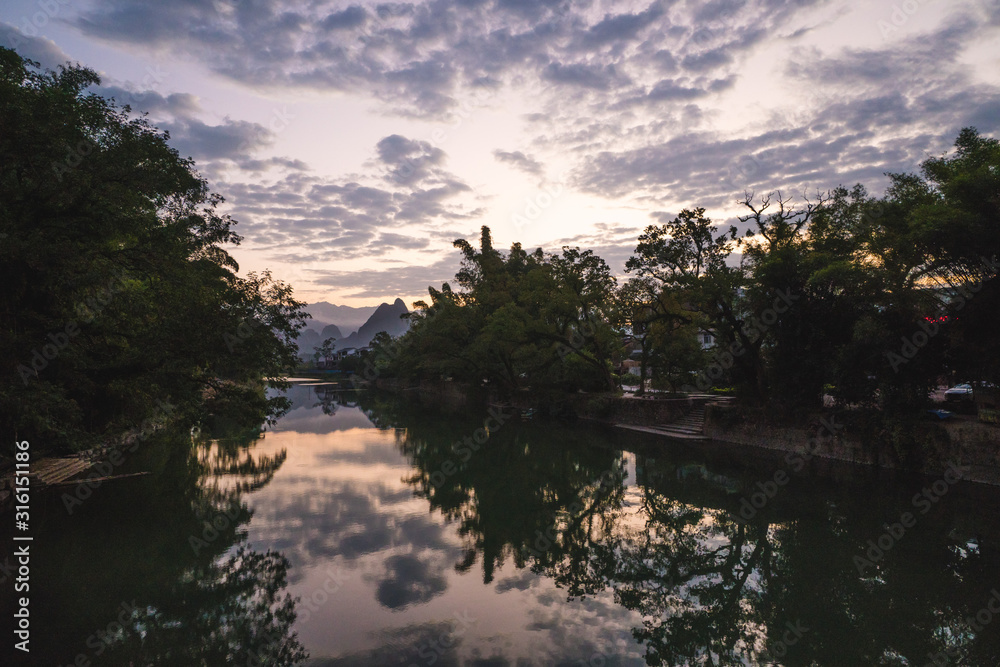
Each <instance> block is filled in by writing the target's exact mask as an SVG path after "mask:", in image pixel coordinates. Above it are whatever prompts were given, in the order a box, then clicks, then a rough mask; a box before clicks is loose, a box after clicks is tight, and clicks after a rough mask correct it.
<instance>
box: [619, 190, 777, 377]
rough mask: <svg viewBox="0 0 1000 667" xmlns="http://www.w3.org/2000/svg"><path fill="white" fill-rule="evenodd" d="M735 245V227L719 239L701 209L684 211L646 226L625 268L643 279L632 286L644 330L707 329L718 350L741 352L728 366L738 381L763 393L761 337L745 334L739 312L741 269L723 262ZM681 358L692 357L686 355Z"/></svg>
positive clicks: (741, 284)
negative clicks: (735, 371) (656, 325)
mask: <svg viewBox="0 0 1000 667" xmlns="http://www.w3.org/2000/svg"><path fill="white" fill-rule="evenodd" d="M735 241H736V228H735V227H730V229H729V231H728V233H723V234H720V235H717V228H716V226H715V224H714V223H713V222H712V220H711V219H710V218H708V217H706V216H705V209H703V208H696V209H684V210H683V211H681V212H680V214H679V215H678V216H677V217H676V218H674V219H673V220H671V221H669V222H667V223H664V224H663V225H659V226H657V225H650V226H649V227H647V228H646V230H645V232H643V234H642V235H641V236H639V243H638V245H637V246H636V249H635V253H634V254H633V255H632V257H630V258H629V260H628V262H626V264H625V270H626V271H629V272H632V273H635V274H636V275H637V277H638V278H640V279H642V280H643V281H645V282H640V283H636V285H637V286H641V289H640V290H639V292H638V294H645V297H644V300H643V301H642V305H643V309H642V312H643V313H644V318H645V325H646V326H652V325H653V324H654V322H660V323H663V322H670V323H671V324H670V327H669V329H668V330H675V329H676V330H677V331H681V330H684V331H689V330H687V329H683V325H685V324H694V325H695V326H697V328H698V329H700V330H705V331H711V333H712V334H713V335H714V336H715V338H716V340H718V341H719V345H720V348H721V349H724V350H738V351H739V354H735V355H734V354H732V353H730V355H731V357H732V360H731V362H727V364H726V365H727V366H732V365H733V364H735V365H736V367H737V369H738V371H739V372H738V374H737V375H738V377H739V379H741V380H742V382H743V383H744V384H745V385H747V386H749V387H751V388H754V389H757V390H758V392H757V393H758V395H761V394H763V392H762V391H761V385H760V380H761V378H762V369H761V361H760V357H759V350H760V339H759V338H753V337H752V336H751V335H750V334H749V331H748V330H747V328H746V327H745V326H744V318H743V313H742V310H741V308H742V305H741V301H740V292H741V288H742V287H743V284H744V281H745V279H746V275H745V271H744V269H743V267H742V266H730V265H729V264H727V259H728V258H729V256H730V255H731V253H732V250H733V249H734V247H735ZM650 281H651V282H650ZM671 304H675V305H671ZM677 306H680V308H678V307H677ZM685 335H686V334H685ZM684 349H686V347H685V346H683V345H682V346H680V348H678V351H680V350H684ZM683 356H684V357H687V358H688V359H690V356H689V354H688V352H684V353H683ZM679 359H680V358H678V360H679ZM687 363H690V362H687ZM687 363H685V365H687ZM703 384H704V383H703ZM703 388H707V385H706V386H705V387H703Z"/></svg>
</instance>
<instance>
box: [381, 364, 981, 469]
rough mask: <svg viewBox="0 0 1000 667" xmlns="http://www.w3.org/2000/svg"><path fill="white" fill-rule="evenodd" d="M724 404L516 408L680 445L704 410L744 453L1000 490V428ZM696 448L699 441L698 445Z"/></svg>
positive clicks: (430, 385) (408, 390)
mask: <svg viewBox="0 0 1000 667" xmlns="http://www.w3.org/2000/svg"><path fill="white" fill-rule="evenodd" d="M372 384H373V386H374V387H375V388H377V389H379V390H383V391H388V392H390V393H394V394H401V395H406V396H410V397H412V398H413V399H414V400H418V401H421V402H422V403H424V404H427V405H433V406H438V407H445V408H447V409H462V408H465V407H471V406H475V405H485V404H486V403H487V402H488V398H487V396H486V395H485V394H484V393H483V392H482V391H479V390H476V389H474V388H469V387H464V386H462V385H460V384H458V383H453V382H446V381H440V382H421V383H419V384H414V383H406V382H401V381H398V380H392V379H388V380H387V379H378V380H376V381H375V382H374V383H372ZM719 401H720V399H719V398H718V397H713V396H708V395H695V396H687V397H683V398H639V397H635V396H628V395H626V396H611V395H607V394H573V395H568V396H564V397H560V398H558V399H553V398H551V397H550V398H548V399H545V398H541V397H537V396H531V395H529V394H527V393H526V394H525V395H524V396H523V397H521V400H520V401H517V400H515V401H512V402H511V406H512V407H515V408H520V409H524V408H539V407H541V408H543V409H541V410H540V413H541V414H542V415H552V416H559V417H568V418H575V419H583V420H588V421H594V422H598V423H602V424H607V425H612V426H619V427H624V428H631V429H632V430H634V431H640V432H644V433H650V434H652V435H659V436H663V437H667V438H672V439H675V440H678V439H679V438H678V437H677V435H676V434H672V433H671V432H670V431H669V428H665V427H669V425H671V424H674V423H677V422H681V421H682V420H684V419H685V417H686V416H687V415H690V414H691V413H692V412H693V411H699V412H700V411H701V410H704V426H703V430H702V435H703V436H704V438H705V439H707V440H711V441H714V442H716V443H722V444H725V445H728V446H735V447H740V448H752V449H761V450H769V451H772V452H778V453H782V452H783V453H785V454H786V457H806V458H808V459H820V460H828V461H834V462H841V463H847V464H851V465H853V466H859V465H860V466H867V467H872V468H883V469H887V470H897V471H902V472H909V473H917V474H923V475H931V476H934V475H940V474H942V473H943V472H944V471H945V470H946V469H948V467H949V466H951V465H954V466H955V467H956V468H957V469H958V470H959V471H960V473H961V475H962V479H963V480H966V481H970V482H976V483H980V484H988V485H993V486H1000V428H998V427H997V426H996V425H993V424H986V423H980V422H977V421H976V420H975V419H974V418H966V417H961V416H958V417H956V418H954V419H952V420H949V421H945V422H935V421H930V420H928V421H921V420H916V421H900V422H883V421H882V420H881V418H880V417H877V416H876V415H873V414H871V413H868V414H864V413H860V412H852V411H841V412H839V413H838V412H824V413H822V414H820V413H817V414H816V415H814V416H813V417H811V418H808V419H805V420H801V423H800V424H798V425H796V424H783V425H775V424H774V423H773V422H769V421H768V420H767V419H765V418H764V417H763V416H762V415H759V414H752V413H748V412H745V411H742V410H740V409H739V408H738V407H735V406H732V405H723V404H720V403H719ZM692 439H694V440H697V438H692Z"/></svg>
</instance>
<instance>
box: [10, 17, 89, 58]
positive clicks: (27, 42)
mask: <svg viewBox="0 0 1000 667" xmlns="http://www.w3.org/2000/svg"><path fill="white" fill-rule="evenodd" d="M0 46H5V47H7V48H8V49H14V50H15V51H17V52H18V53H19V54H21V55H22V56H24V57H25V58H27V59H29V60H34V61H35V62H37V63H38V64H39V65H40V66H41V67H42V69H49V70H56V69H58V67H59V66H60V65H65V64H67V63H69V62H73V58H71V57H70V56H68V55H67V54H66V52H65V51H63V50H62V49H61V48H59V47H58V46H57V45H56V43H55V42H53V41H52V40H51V39H48V38H46V37H29V36H28V35H25V34H24V33H23V32H21V31H20V30H19V29H18V28H16V27H14V26H13V25H11V24H9V23H2V22H0Z"/></svg>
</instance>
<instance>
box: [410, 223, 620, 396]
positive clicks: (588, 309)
mask: <svg viewBox="0 0 1000 667" xmlns="http://www.w3.org/2000/svg"><path fill="white" fill-rule="evenodd" d="M455 247H456V248H458V249H459V250H460V251H461V252H462V256H463V260H462V266H461V268H460V270H459V271H458V273H457V274H456V276H455V278H456V282H457V283H458V285H459V287H460V288H461V291H456V290H453V289H452V287H451V285H449V284H448V283H445V284H444V285H442V286H441V289H435V288H430V289H429V293H430V303H427V302H423V301H419V302H417V303H416V304H415V306H416V310H415V311H414V312H413V313H412V314H411V315H410V322H411V326H410V330H409V332H407V334H405V335H404V336H402V337H401V338H400V339H399V340H398V341H397V344H398V346H397V349H398V351H399V354H398V355H397V360H396V361H395V362H394V363H393V364H392V366H393V370H394V371H395V372H397V373H399V374H401V375H405V376H408V377H430V378H453V379H457V380H461V381H464V382H468V383H471V384H473V385H476V386H480V385H483V386H486V387H487V388H489V389H490V390H492V391H493V392H495V393H497V395H510V394H512V393H514V392H518V391H520V390H522V389H529V390H535V391H540V392H547V391H555V392H562V391H576V390H578V389H603V390H609V389H612V388H613V387H614V380H613V378H612V375H611V359H612V357H613V355H614V354H615V353H616V352H617V351H618V348H619V347H620V343H619V336H618V332H617V330H616V329H615V327H614V326H612V324H611V320H612V319H614V318H613V311H614V307H615V306H614V292H615V278H614V277H613V276H612V275H611V271H610V269H609V268H608V266H607V264H606V263H605V262H604V261H603V260H602V259H601V258H600V257H597V256H596V255H594V254H593V252H591V251H589V250H587V251H581V250H580V249H579V248H563V249H562V252H561V253H560V254H558V255H556V254H551V255H546V254H545V253H544V252H543V251H542V250H541V249H538V250H535V251H534V252H531V253H529V252H527V251H525V250H524V249H523V248H522V247H521V245H520V244H519V243H515V244H513V245H512V246H511V248H510V251H509V252H508V253H506V254H504V253H502V252H500V251H498V250H496V249H495V248H494V247H493V239H492V235H491V233H490V230H489V228H488V227H483V229H482V234H481V237H480V243H479V248H478V249H477V248H474V247H473V246H472V245H471V244H470V243H468V242H467V241H465V240H464V239H459V240H457V241H455Z"/></svg>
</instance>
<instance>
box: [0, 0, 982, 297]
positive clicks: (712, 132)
mask: <svg viewBox="0 0 1000 667" xmlns="http://www.w3.org/2000/svg"><path fill="white" fill-rule="evenodd" d="M0 45H4V46H8V47H14V48H16V49H17V50H18V51H19V52H20V53H21V54H22V55H24V56H26V57H29V58H31V59H33V60H36V61H38V62H39V63H41V64H42V66H44V67H49V68H55V67H56V66H58V65H59V64H61V63H66V62H79V63H81V64H83V65H86V66H88V67H91V68H93V69H94V70H96V71H97V72H99V73H100V75H101V77H102V82H101V85H100V86H99V87H97V88H96V89H95V92H97V93H99V94H101V95H104V96H107V97H114V98H115V99H116V100H117V101H118V102H120V103H122V104H129V105H131V106H132V108H133V109H135V110H141V111H145V112H147V113H148V117H149V119H150V121H151V122H152V123H153V124H155V125H156V126H157V127H159V128H160V129H162V130H165V131H168V132H169V133H170V143H171V145H173V146H174V147H175V148H177V150H178V151H179V152H180V154H181V156H183V157H192V158H194V160H195V161H196V164H197V168H198V170H199V172H200V173H201V174H202V175H203V176H204V177H205V178H206V179H207V180H208V182H209V184H210V186H211V188H212V190H213V191H215V192H218V193H219V194H221V195H223V196H224V197H225V198H226V204H225V210H226V212H228V213H230V214H231V215H232V216H233V218H234V219H236V220H237V221H238V225H237V226H236V228H235V229H236V231H237V232H238V233H240V234H241V235H242V236H243V238H244V240H243V243H242V244H241V245H240V246H239V247H237V248H233V249H232V254H233V256H234V257H235V259H236V260H237V261H238V262H239V264H240V268H241V272H242V273H246V272H248V271H259V270H262V269H270V270H271V271H272V272H273V274H274V275H275V277H277V278H280V279H282V280H285V281H286V282H289V283H291V284H292V285H293V286H294V287H295V294H296V297H297V298H299V299H302V300H305V301H308V302H311V303H312V302H316V301H329V302H331V303H337V304H343V305H351V306H365V305H374V304H377V303H379V302H383V301H387V302H391V301H393V300H394V299H396V298H397V297H401V298H403V299H404V301H406V302H407V303H408V305H409V304H410V303H412V301H413V300H415V299H420V298H425V297H426V295H427V287H428V286H429V285H433V286H440V284H441V283H442V282H444V281H448V280H450V279H452V278H453V276H454V274H455V272H456V271H457V270H458V268H459V262H460V255H459V253H458V251H457V250H455V249H454V248H453V247H452V241H454V240H455V239H458V238H466V239H470V240H473V239H476V238H478V236H479V230H480V227H481V226H483V225H487V226H489V227H490V229H491V230H492V233H493V237H494V244H495V245H496V246H497V247H509V246H510V244H511V243H513V242H515V241H519V242H521V243H522V245H523V246H525V247H526V248H528V249H529V250H530V249H534V248H535V247H542V248H544V249H546V251H552V252H554V251H558V249H559V248H560V247H561V246H566V245H569V246H579V247H582V248H590V249H593V250H594V251H595V252H596V253H597V254H598V255H600V256H601V257H603V258H604V259H605V260H607V261H608V263H609V264H610V265H611V267H612V269H613V270H614V271H615V272H616V273H617V274H618V275H624V274H623V267H624V262H625V260H626V259H627V258H628V256H629V255H630V254H631V252H632V251H633V250H634V248H635V244H636V238H637V236H638V235H639V234H640V233H641V232H642V230H643V229H644V228H645V227H646V226H647V225H650V224H659V223H661V222H664V221H665V220H669V219H671V218H672V217H673V216H675V215H676V214H677V213H678V212H679V211H680V210H681V209H683V208H691V207H698V206H700V207H704V208H705V209H706V212H707V215H708V216H710V217H711V218H712V219H713V220H715V221H717V222H718V223H720V224H721V225H723V226H724V228H726V229H728V226H729V225H730V224H733V223H737V226H740V225H739V223H738V220H737V216H738V215H739V214H740V206H739V204H738V200H740V199H742V198H743V195H744V193H745V192H747V191H752V192H754V193H756V194H757V195H760V194H764V193H767V192H770V191H780V192H781V193H782V195H783V196H786V197H787V196H792V197H795V198H796V199H797V200H798V201H799V202H802V201H803V198H804V197H808V198H810V199H813V200H815V198H816V197H817V194H819V193H825V192H827V191H828V190H830V189H832V188H834V187H836V186H838V185H846V186H850V185H853V184H854V183H859V182H860V183H863V184H864V185H865V186H866V187H867V188H868V189H869V192H871V193H872V194H875V195H880V194H882V192H883V190H884V188H885V186H886V183H887V179H886V177H885V173H886V172H916V171H918V170H919V166H920V163H921V162H922V161H923V160H925V159H927V158H928V157H932V156H939V155H941V154H943V153H944V152H946V151H947V150H948V149H949V148H950V147H951V145H952V144H953V142H954V140H955V138H956V137H957V135H958V131H959V130H960V129H961V128H962V127H966V126H975V127H977V128H978V129H979V130H980V132H982V133H984V134H988V135H991V136H998V135H1000V0H895V1H884V0H870V1H865V2H861V1H855V2H845V1H843V0H806V1H803V2H793V1H791V0H709V1H708V2H692V1H684V0H679V1H670V0H663V1H659V0H654V1H652V2H651V1H650V0H641V1H638V2H631V1H614V2H612V1H600V0H591V1H581V2H571V1H568V0H448V1H444V0H429V1H427V2H406V1H402V2H389V3H383V2H357V1H356V0H355V1H346V2H341V1H336V0H334V1H326V0H287V1H283V2H277V1H267V0H246V1H243V2H233V1H231V0H216V1H198V0H172V1H170V2H150V1H148V0H33V1H32V0H5V1H4V3H3V5H2V7H0Z"/></svg>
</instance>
